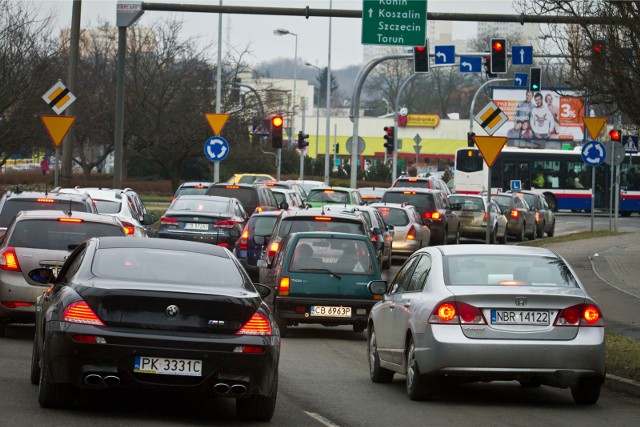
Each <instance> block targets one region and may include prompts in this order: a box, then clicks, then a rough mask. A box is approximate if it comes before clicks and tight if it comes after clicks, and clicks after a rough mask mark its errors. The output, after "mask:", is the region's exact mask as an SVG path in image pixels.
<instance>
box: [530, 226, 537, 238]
mask: <svg viewBox="0 0 640 427" xmlns="http://www.w3.org/2000/svg"><path fill="white" fill-rule="evenodd" d="M537 232H538V228H537V226H536V225H535V224H533V230H531V234H529V240H536V233H537Z"/></svg>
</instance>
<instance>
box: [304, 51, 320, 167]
mask: <svg viewBox="0 0 640 427" xmlns="http://www.w3.org/2000/svg"><path fill="white" fill-rule="evenodd" d="M304 65H306V66H307V67H313V68H315V69H316V70H318V72H320V73H322V68H320V67H316V66H315V65H313V64H312V63H310V62H305V63H304ZM316 80H318V79H317V78H316ZM314 86H315V85H314ZM316 93H317V100H316V157H315V158H316V159H317V158H318V138H319V137H320V134H319V132H320V88H318V90H316Z"/></svg>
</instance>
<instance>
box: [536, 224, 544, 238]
mask: <svg viewBox="0 0 640 427" xmlns="http://www.w3.org/2000/svg"><path fill="white" fill-rule="evenodd" d="M545 227H546V223H545V222H544V221H542V227H540V228H539V229H537V230H536V234H537V236H536V237H539V238H543V237H544V229H545Z"/></svg>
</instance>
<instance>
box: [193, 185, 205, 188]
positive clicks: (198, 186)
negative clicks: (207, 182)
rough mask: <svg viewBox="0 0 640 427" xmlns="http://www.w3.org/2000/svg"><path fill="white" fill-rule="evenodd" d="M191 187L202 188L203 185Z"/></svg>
mask: <svg viewBox="0 0 640 427" xmlns="http://www.w3.org/2000/svg"><path fill="white" fill-rule="evenodd" d="M193 188H204V185H194V186H193Z"/></svg>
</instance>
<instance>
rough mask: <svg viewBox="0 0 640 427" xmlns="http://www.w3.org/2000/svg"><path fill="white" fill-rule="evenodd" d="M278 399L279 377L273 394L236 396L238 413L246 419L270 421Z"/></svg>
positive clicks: (239, 416)
mask: <svg viewBox="0 0 640 427" xmlns="http://www.w3.org/2000/svg"><path fill="white" fill-rule="evenodd" d="M277 399H278V377H277V376H276V384H275V386H274V389H273V392H272V393H271V396H259V395H253V396H249V397H245V398H240V397H238V398H236V415H237V416H238V418H240V419H241V420H245V421H269V420H271V418H272V417H273V413H274V412H275V409H276V400H277Z"/></svg>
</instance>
